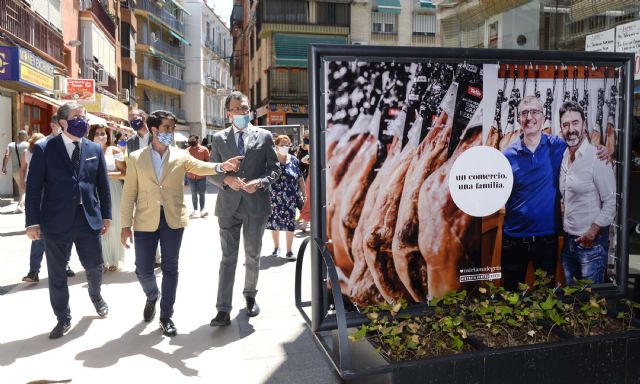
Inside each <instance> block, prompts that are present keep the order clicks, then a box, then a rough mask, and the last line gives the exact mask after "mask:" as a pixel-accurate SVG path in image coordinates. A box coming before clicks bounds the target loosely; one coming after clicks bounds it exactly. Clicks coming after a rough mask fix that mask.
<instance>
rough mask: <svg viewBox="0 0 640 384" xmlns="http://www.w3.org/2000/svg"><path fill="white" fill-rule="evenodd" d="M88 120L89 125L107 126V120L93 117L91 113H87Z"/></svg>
mask: <svg viewBox="0 0 640 384" xmlns="http://www.w3.org/2000/svg"><path fill="white" fill-rule="evenodd" d="M85 115H86V116H87V119H89V124H102V125H107V120H105V119H103V118H102V117H100V116H96V115H92V114H90V113H89V112H87V113H85Z"/></svg>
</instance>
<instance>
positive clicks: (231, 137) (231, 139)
mask: <svg viewBox="0 0 640 384" xmlns="http://www.w3.org/2000/svg"><path fill="white" fill-rule="evenodd" d="M225 141H226V142H227V143H226V144H227V148H229V150H230V151H231V153H236V154H237V153H238V145H237V144H236V135H235V133H234V132H233V125H232V126H231V127H229V128H227V135H226V138H225Z"/></svg>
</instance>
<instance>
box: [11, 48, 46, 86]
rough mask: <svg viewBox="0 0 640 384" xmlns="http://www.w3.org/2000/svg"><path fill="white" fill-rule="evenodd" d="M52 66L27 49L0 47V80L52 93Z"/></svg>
mask: <svg viewBox="0 0 640 384" xmlns="http://www.w3.org/2000/svg"><path fill="white" fill-rule="evenodd" d="M53 73H54V66H53V65H52V64H50V63H49V62H47V61H46V60H44V59H42V58H40V57H39V56H37V55H36V54H34V53H33V52H31V51H29V50H28V49H24V48H21V47H5V46H0V80H8V81H18V82H20V83H23V84H27V85H30V86H33V87H36V88H39V89H42V90H44V91H49V92H52V91H53Z"/></svg>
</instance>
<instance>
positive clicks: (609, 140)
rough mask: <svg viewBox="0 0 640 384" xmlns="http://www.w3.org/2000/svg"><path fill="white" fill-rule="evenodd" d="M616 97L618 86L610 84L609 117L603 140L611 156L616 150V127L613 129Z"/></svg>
mask: <svg viewBox="0 0 640 384" xmlns="http://www.w3.org/2000/svg"><path fill="white" fill-rule="evenodd" d="M617 97H618V87H616V86H615V85H612V86H611V98H610V99H609V102H608V105H609V117H608V118H607V136H606V141H605V146H606V147H607V150H608V151H609V154H610V155H611V157H614V154H615V152H616V129H615V121H616V105H617V103H618V101H617Z"/></svg>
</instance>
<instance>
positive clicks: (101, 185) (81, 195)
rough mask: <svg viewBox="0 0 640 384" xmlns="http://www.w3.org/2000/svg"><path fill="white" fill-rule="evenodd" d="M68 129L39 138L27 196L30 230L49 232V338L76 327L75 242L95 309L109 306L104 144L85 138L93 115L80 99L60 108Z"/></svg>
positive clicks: (62, 123)
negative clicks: (72, 296)
mask: <svg viewBox="0 0 640 384" xmlns="http://www.w3.org/2000/svg"><path fill="white" fill-rule="evenodd" d="M58 123H59V124H60V126H61V127H62V129H63V133H62V134H61V135H59V136H57V137H54V138H52V139H50V140H47V141H45V142H43V143H40V144H37V145H36V146H35V147H34V150H33V158H32V159H31V163H30V164H29V179H28V182H27V197H26V227H27V236H28V237H29V238H30V239H31V240H37V239H39V238H40V237H41V236H42V237H43V238H44V243H45V254H46V257H47V270H48V273H49V298H50V300H51V307H52V308H53V312H54V314H55V315H56V317H57V319H58V323H57V324H56V326H55V328H53V330H52V331H51V333H50V334H49V338H51V339H57V338H59V337H62V335H64V334H65V333H66V332H68V331H69V329H70V327H71V310H70V308H69V287H68V285H67V275H66V273H65V267H66V265H67V257H68V255H67V253H68V250H69V249H70V248H71V245H72V244H75V246H76V251H77V252H78V257H79V258H80V262H81V263H82V266H83V267H84V269H85V271H86V275H87V283H88V285H89V297H90V298H91V301H92V302H93V305H94V307H95V308H96V312H97V313H98V315H100V316H101V317H104V316H106V315H107V313H108V312H109V307H108V306H107V303H106V302H105V301H104V299H103V298H102V295H101V294H100V286H101V285H102V264H103V260H102V247H101V244H100V236H101V235H103V234H104V233H106V232H107V230H108V229H109V223H110V221H111V197H110V194H109V181H108V178H107V171H106V165H105V160H104V156H103V154H102V150H101V148H100V146H99V145H98V144H95V143H93V142H91V141H90V140H87V139H86V138H83V136H84V135H85V134H86V132H87V128H88V121H87V119H86V117H85V110H84V107H83V106H82V105H80V104H78V103H76V102H70V103H66V104H65V105H63V106H62V107H60V109H58Z"/></svg>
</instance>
